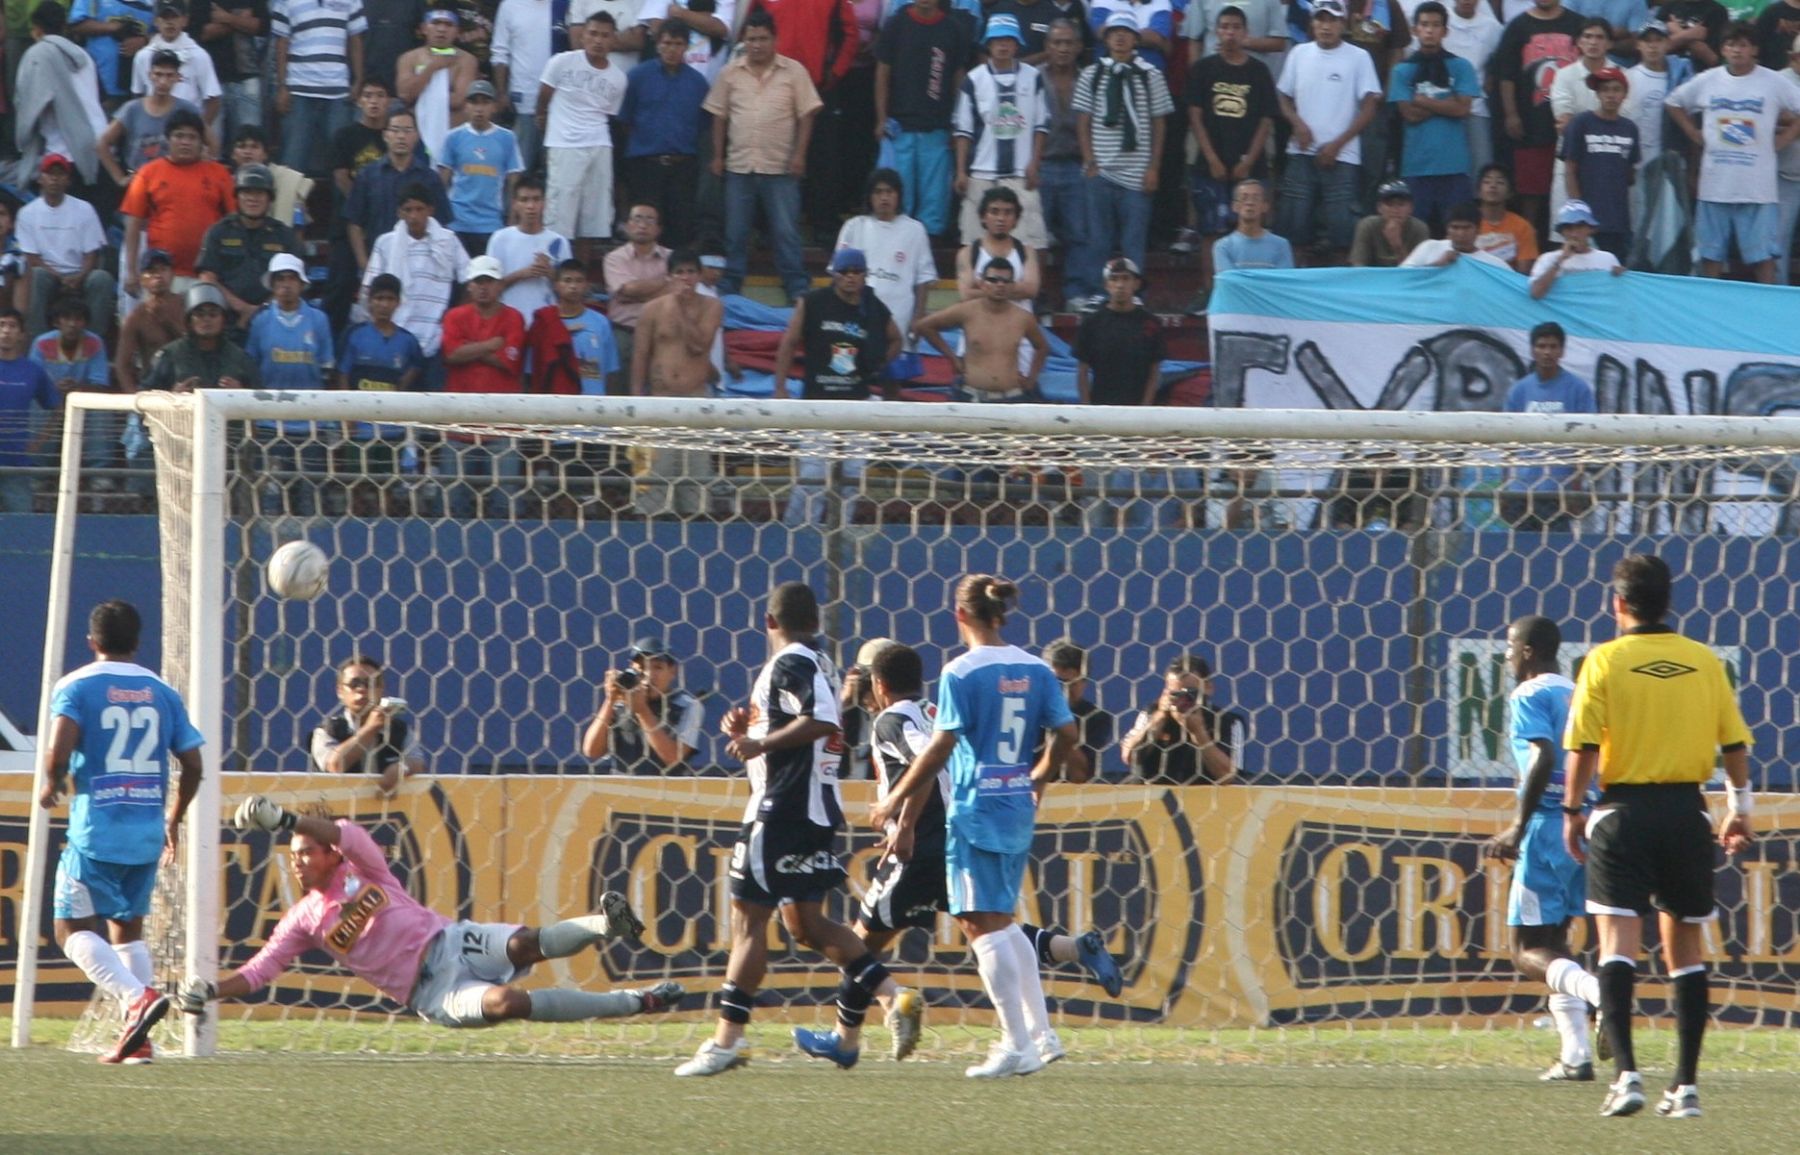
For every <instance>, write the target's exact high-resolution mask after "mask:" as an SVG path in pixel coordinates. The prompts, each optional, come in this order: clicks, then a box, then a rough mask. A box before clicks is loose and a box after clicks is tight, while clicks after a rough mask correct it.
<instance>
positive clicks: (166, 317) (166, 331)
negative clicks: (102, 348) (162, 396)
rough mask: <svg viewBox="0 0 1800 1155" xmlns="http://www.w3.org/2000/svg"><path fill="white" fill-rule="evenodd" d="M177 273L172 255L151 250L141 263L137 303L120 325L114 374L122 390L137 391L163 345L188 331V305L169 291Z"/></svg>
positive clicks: (114, 353)
mask: <svg viewBox="0 0 1800 1155" xmlns="http://www.w3.org/2000/svg"><path fill="white" fill-rule="evenodd" d="M174 277H175V273H174V270H173V269H172V268H171V267H170V264H169V254H167V253H165V252H163V251H162V250H160V249H152V250H150V251H149V252H147V253H145V254H144V258H143V260H142V261H141V262H140V263H139V265H138V285H139V287H140V290H141V291H140V293H139V296H138V305H137V307H136V308H134V309H132V310H131V313H130V315H129V316H127V317H126V318H125V323H124V324H122V325H120V326H119V346H118V348H117V349H116V350H115V351H114V352H113V375H114V376H115V377H116V378H118V382H119V391H120V392H121V393H136V392H137V391H138V388H139V386H140V385H141V384H142V383H143V381H144V379H145V378H147V377H148V376H149V375H150V369H151V366H153V365H155V364H156V357H157V354H159V353H160V352H161V351H162V349H163V347H164V346H165V345H167V344H169V343H170V342H171V341H174V340H176V339H178V338H179V337H180V336H181V335H182V334H183V333H185V332H186V331H187V304H186V302H184V301H183V300H182V299H181V297H180V296H178V295H177V294H175V293H172V292H170V291H169V283H170V282H171V281H172V280H174Z"/></svg>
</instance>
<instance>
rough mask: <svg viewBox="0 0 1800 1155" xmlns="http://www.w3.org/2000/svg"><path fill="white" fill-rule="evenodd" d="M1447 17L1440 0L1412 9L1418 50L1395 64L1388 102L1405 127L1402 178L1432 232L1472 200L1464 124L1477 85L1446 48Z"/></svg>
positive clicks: (1470, 68) (1464, 63)
mask: <svg viewBox="0 0 1800 1155" xmlns="http://www.w3.org/2000/svg"><path fill="white" fill-rule="evenodd" d="M1449 28H1450V13H1449V10H1448V9H1446V8H1445V7H1444V6H1443V4H1441V3H1439V2H1438V0H1424V3H1422V4H1420V5H1419V6H1418V7H1417V8H1414V9H1413V36H1414V37H1415V38H1416V39H1417V41H1418V45H1419V50H1418V51H1417V52H1415V53H1413V54H1412V55H1411V56H1409V57H1407V58H1406V59H1405V60H1403V61H1401V62H1400V63H1399V64H1396V65H1394V70H1393V72H1392V74H1390V75H1389V77H1388V94H1387V98H1388V102H1389V103H1390V104H1392V105H1393V106H1394V107H1395V108H1396V109H1398V110H1399V112H1400V119H1401V121H1403V122H1404V123H1405V126H1406V127H1405V133H1404V140H1405V146H1406V147H1405V149H1404V151H1403V152H1402V154H1401V160H1400V175H1401V176H1402V177H1404V178H1405V179H1406V183H1407V184H1408V185H1409V186H1410V187H1411V188H1412V191H1413V211H1414V213H1415V214H1417V216H1418V217H1419V219H1420V220H1422V221H1424V222H1425V225H1426V227H1427V228H1430V229H1435V228H1437V227H1438V225H1439V224H1440V223H1442V221H1443V219H1444V214H1445V213H1446V212H1448V211H1449V210H1450V206H1451V205H1458V204H1461V203H1463V202H1464V201H1466V200H1468V199H1469V198H1470V197H1472V196H1474V195H1475V185H1474V182H1473V181H1471V180H1470V179H1469V135H1468V133H1467V132H1466V131H1465V130H1464V128H1463V123H1462V122H1463V119H1464V118H1465V117H1467V116H1468V115H1469V110H1470V108H1472V107H1473V106H1474V103H1475V98H1476V97H1477V96H1480V95H1481V82H1480V81H1479V80H1478V79H1477V78H1476V76H1475V68H1474V66H1473V65H1471V64H1470V63H1469V62H1468V61H1467V60H1464V59H1462V58H1461V57H1458V56H1453V55H1451V54H1450V53H1449V52H1447V51H1445V49H1444V36H1445V34H1446V33H1447V32H1448V31H1449Z"/></svg>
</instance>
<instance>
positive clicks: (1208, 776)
mask: <svg viewBox="0 0 1800 1155" xmlns="http://www.w3.org/2000/svg"><path fill="white" fill-rule="evenodd" d="M1243 733H1244V716H1243V715H1242V714H1241V713H1239V712H1237V711H1235V710H1231V711H1221V710H1219V709H1218V708H1217V707H1215V706H1214V705H1213V704H1212V666H1211V665H1210V664H1208V663H1207V661H1206V659H1205V658H1202V657H1201V656H1200V655H1198V654H1184V655H1182V656H1181V657H1179V658H1176V659H1175V660H1174V661H1172V662H1170V663H1169V668H1168V670H1167V671H1166V672H1165V674H1164V676H1163V692H1162V696H1161V697H1159V698H1158V699H1157V700H1156V704H1155V705H1153V706H1151V707H1150V708H1149V709H1147V710H1144V711H1143V712H1141V713H1140V714H1139V715H1138V719H1137V724H1136V725H1134V726H1132V728H1131V733H1129V734H1127V735H1125V741H1124V742H1122V743H1121V744H1120V746H1119V752H1120V753H1121V754H1122V755H1124V758H1125V765H1126V766H1127V767H1128V768H1129V769H1130V773H1129V774H1128V775H1127V777H1126V779H1125V780H1126V781H1127V782H1130V783H1134V784H1149V785H1157V786H1197V785H1204V784H1206V783H1214V784H1217V783H1220V782H1229V781H1231V780H1232V779H1233V778H1235V777H1237V763H1236V762H1235V761H1234V759H1233V757H1232V751H1233V749H1234V747H1235V746H1236V745H1237V744H1238V743H1239V742H1240V741H1241V740H1242V737H1243Z"/></svg>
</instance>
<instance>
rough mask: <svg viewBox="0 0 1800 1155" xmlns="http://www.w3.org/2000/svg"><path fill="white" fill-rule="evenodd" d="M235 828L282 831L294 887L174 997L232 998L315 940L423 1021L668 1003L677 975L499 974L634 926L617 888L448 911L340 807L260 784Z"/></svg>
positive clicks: (202, 1002) (578, 1016) (553, 1017)
mask: <svg viewBox="0 0 1800 1155" xmlns="http://www.w3.org/2000/svg"><path fill="white" fill-rule="evenodd" d="M232 823H233V825H235V826H236V827H237V828H238V829H239V830H250V829H257V830H268V831H281V832H291V833H292V834H293V842H292V844H291V845H290V847H289V849H290V851H291V855H292V858H291V862H292V867H293V872H294V878H295V881H297V882H298V883H299V884H300V889H301V890H302V891H304V892H305V893H304V894H303V896H302V897H301V899H300V901H299V902H297V903H295V904H294V905H293V907H292V908H291V909H290V910H289V911H288V912H287V913H286V914H284V915H282V916H281V922H280V923H279V924H277V925H276V927H275V933H274V934H272V935H270V936H269V941H268V943H267V944H266V945H265V946H264V947H263V948H262V949H261V950H260V951H257V952H256V957H255V958H252V959H251V960H250V961H249V962H248V963H246V964H244V966H242V967H240V968H239V969H238V970H237V971H236V972H235V973H233V974H229V975H226V976H225V977H224V978H222V979H220V980H219V981H218V983H217V984H216V985H215V984H214V983H211V982H208V981H207V980H205V979H202V978H190V979H188V980H187V982H186V983H185V984H184V985H183V986H182V988H181V995H180V1000H181V1009H182V1010H183V1011H186V1012H187V1013H188V1014H190V1015H199V1014H204V1013H206V1004H207V1003H209V1002H211V1001H213V1000H214V999H241V998H243V997H245V996H246V995H250V994H253V993H255V992H256V991H258V990H261V989H262V988H263V987H264V986H266V985H267V984H268V983H269V982H270V981H272V980H273V979H274V978H275V976H277V975H279V974H281V973H282V972H283V971H285V970H286V969H287V968H288V967H289V966H290V965H292V963H293V961H294V960H295V959H296V958H299V957H300V955H301V953H302V952H304V951H308V950H323V951H324V952H325V953H326V954H328V955H330V956H331V957H332V958H333V959H336V960H337V962H338V965H339V966H342V967H344V968H345V969H346V970H348V971H349V972H350V973H351V974H354V975H355V976H356V977H357V978H360V979H362V980H363V981H364V982H366V983H368V984H369V985H370V986H372V987H374V988H375V989H376V990H378V991H380V992H381V993H382V994H384V995H386V996H387V997H388V998H390V999H393V1000H394V1001H395V1002H397V1003H403V1004H405V1006H406V1009H407V1010H409V1011H411V1012H412V1013H414V1014H416V1015H418V1016H419V1017H420V1018H422V1019H424V1020H425V1021H426V1022H428V1023H435V1024H437V1025H438V1026H440V1027H491V1026H493V1025H494V1024H496V1023H503V1022H506V1021H508V1020H510V1019H529V1020H531V1021H532V1022H534V1023H572V1022H579V1021H581V1020H583V1019H614V1018H619V1017H622V1016H624V1015H635V1014H639V1013H641V1012H645V1011H662V1010H668V1009H669V1008H670V1007H672V1006H674V1005H675V1004H676V1003H678V1002H680V1001H681V996H682V994H683V991H682V988H681V984H680V983H675V982H661V983H657V984H656V985H655V986H653V987H650V988H649V989H647V990H641V991H584V990H577V989H570V988H568V987H552V988H550V989H548V990H533V991H526V990H521V989H520V988H519V987H516V986H512V985H510V984H511V983H512V981H513V980H514V979H516V978H519V977H521V976H523V975H524V974H525V972H526V971H528V970H530V969H531V968H532V967H533V966H534V965H536V964H537V963H540V962H543V961H544V960H545V959H553V958H568V957H569V956H570V955H573V954H576V953H577V952H579V951H583V950H586V949H587V948H588V947H591V946H598V945H600V944H601V943H605V942H610V941H612V940H613V939H617V938H627V939H635V938H636V937H637V936H638V935H639V934H640V933H642V931H643V929H644V924H643V923H642V922H640V921H638V917H637V915H635V914H633V913H632V910H631V906H630V904H628V903H627V902H626V901H625V896H624V895H621V894H616V893H614V892H612V891H608V892H606V893H605V894H603V895H601V896H600V913H599V914H590V915H584V916H582V917H580V918H570V919H564V920H563V921H562V922H559V923H556V924H555V925H553V926H546V927H543V928H542V929H539V928H537V927H528V926H519V925H517V924H513V923H496V922H470V921H468V920H466V919H465V920H461V921H452V920H450V919H448V918H445V917H444V916H443V915H441V914H439V913H438V912H437V911H435V910H431V909H429V908H427V907H425V906H422V905H420V903H419V902H418V900H417V899H415V898H413V897H412V896H411V895H410V894H408V893H407V892H406V887H405V885H404V884H403V883H401V881H400V880H399V879H397V878H395V877H394V872H393V871H392V870H390V869H389V868H388V864H387V859H386V857H384V856H383V854H382V852H381V847H380V846H378V845H376V842H375V840H374V839H373V838H371V837H369V832H368V831H366V830H364V829H363V828H362V827H361V826H358V825H357V824H356V823H354V822H351V821H350V820H348V819H339V820H337V821H333V820H332V819H329V818H319V817H315V816H312V815H304V814H295V813H294V812H293V811H291V810H286V809H283V808H282V807H281V806H279V805H277V804H276V803H274V802H272V801H270V800H269V799H268V798H265V797H263V796H262V795H260V794H256V795H252V796H251V797H249V798H246V799H245V800H244V801H243V803H242V804H240V805H239V806H238V809H237V814H236V816H235V817H234V818H233V820H232Z"/></svg>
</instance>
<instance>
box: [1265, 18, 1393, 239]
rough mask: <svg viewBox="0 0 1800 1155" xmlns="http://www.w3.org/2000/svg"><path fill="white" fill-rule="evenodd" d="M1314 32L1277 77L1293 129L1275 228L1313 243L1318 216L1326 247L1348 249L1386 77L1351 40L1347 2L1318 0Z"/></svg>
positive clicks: (1277, 88)
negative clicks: (1366, 140) (1367, 141)
mask: <svg viewBox="0 0 1800 1155" xmlns="http://www.w3.org/2000/svg"><path fill="white" fill-rule="evenodd" d="M1312 34H1313V38H1312V42H1311V43H1309V44H1299V45H1296V46H1294V48H1293V49H1291V50H1290V51H1289V52H1288V54H1287V59H1286V60H1285V61H1284V62H1283V63H1282V66H1281V77H1280V79H1278V80H1277V81H1276V82H1275V91H1276V92H1277V93H1279V94H1280V99H1281V113H1282V115H1283V116H1284V117H1285V118H1286V119H1287V122H1288V124H1289V125H1291V126H1292V128H1293V135H1292V136H1290V137H1289V138H1288V146H1287V154H1288V158H1289V159H1288V164H1287V168H1286V169H1285V170H1284V171H1283V173H1282V180H1281V205H1280V209H1279V212H1278V214H1277V218H1276V224H1275V231H1276V232H1278V233H1280V234H1281V235H1282V236H1284V237H1286V238H1287V239H1288V241H1289V242H1290V243H1291V244H1293V245H1295V246H1296V247H1301V248H1305V247H1309V246H1310V245H1311V243H1312V240H1313V237H1314V235H1315V233H1314V228H1315V225H1314V218H1315V214H1317V215H1318V216H1320V217H1322V218H1323V220H1322V221H1321V222H1320V223H1322V224H1323V225H1324V237H1325V245H1326V246H1327V247H1328V248H1330V249H1331V250H1334V251H1335V252H1337V253H1342V252H1343V251H1344V250H1346V249H1348V248H1349V247H1350V245H1351V243H1352V241H1353V240H1354V239H1355V232H1356V227H1357V225H1356V189H1357V182H1358V180H1359V179H1360V178H1361V167H1362V131H1363V129H1365V128H1367V127H1368V126H1369V124H1370V122H1371V121H1373V120H1374V119H1375V114H1376V112H1377V111H1379V109H1380V108H1381V95H1382V92H1381V82H1380V80H1379V78H1378V77H1377V76H1376V73H1375V62H1374V60H1372V59H1371V58H1370V56H1369V54H1368V52H1366V51H1365V50H1363V49H1362V48H1360V47H1358V46H1357V45H1354V44H1347V43H1345V42H1344V6H1343V3H1342V0H1315V3H1314V4H1313V10H1312Z"/></svg>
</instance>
